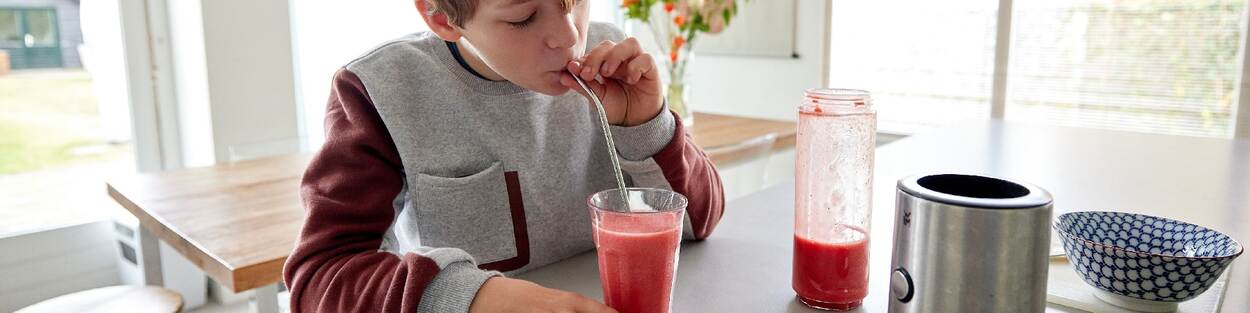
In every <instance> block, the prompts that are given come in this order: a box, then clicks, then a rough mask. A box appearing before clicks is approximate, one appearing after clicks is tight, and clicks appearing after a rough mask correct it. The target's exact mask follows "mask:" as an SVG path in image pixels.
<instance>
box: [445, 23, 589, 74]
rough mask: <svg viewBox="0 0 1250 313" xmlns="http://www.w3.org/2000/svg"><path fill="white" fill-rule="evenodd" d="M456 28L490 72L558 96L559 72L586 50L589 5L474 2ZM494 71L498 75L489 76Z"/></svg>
mask: <svg viewBox="0 0 1250 313" xmlns="http://www.w3.org/2000/svg"><path fill="white" fill-rule="evenodd" d="M478 1H480V2H479V3H478V7H477V12H476V13H475V14H474V15H473V16H472V17H470V18H468V20H467V21H466V22H464V24H465V25H463V27H461V28H460V29H459V31H460V32H461V34H462V35H463V36H464V38H467V39H468V41H469V43H470V44H471V45H472V46H473V48H474V49H476V52H477V54H478V57H480V58H481V59H482V61H483V63H485V64H486V65H487V66H489V67H490V69H489V70H490V71H493V72H494V73H483V74H484V75H486V76H487V77H492V76H497V77H501V78H503V79H507V80H508V81H511V82H512V83H514V84H517V85H518V86H521V87H524V88H526V89H529V90H533V91H537V92H541V93H544V94H548V95H553V96H554V95H562V94H564V93H565V92H567V91H568V88H566V87H564V86H563V85H561V84H560V73H562V72H564V70H565V68H566V65H567V64H568V62H569V61H570V60H573V59H574V58H578V57H581V56H582V53H583V51H585V50H586V49H585V48H586V23H587V6H588V4H587V3H588V2H589V1H585V0H574V1H571V2H572V6H571V7H567V8H566V7H565V6H564V4H563V3H564V2H563V1H562V0H478ZM489 74H497V75H489Z"/></svg>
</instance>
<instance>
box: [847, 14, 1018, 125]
mask: <svg viewBox="0 0 1250 313" xmlns="http://www.w3.org/2000/svg"><path fill="white" fill-rule="evenodd" d="M832 4H833V5H832V10H833V12H832V21H831V22H832V27H833V29H832V32H831V34H832V38H831V44H832V47H831V48H830V49H829V53H830V55H829V61H830V69H829V76H830V77H829V84H830V86H831V87H836V88H855V89H865V90H868V91H870V92H872V94H873V99H874V102H875V104H876V106H877V110H878V117H879V118H878V119H879V124H880V125H879V128H880V129H882V130H883V131H887V132H900V133H912V132H916V131H919V130H923V129H925V128H929V127H933V126H938V125H943V124H946V123H952V122H957V121H962V120H970V119H987V118H989V112H990V89H991V88H990V87H991V85H992V82H993V80H992V75H991V74H993V72H994V22H995V19H996V12H997V11H996V10H997V3H996V2H993V1H976V2H971V1H963V2H947V1H918V0H884V1H850V0H838V1H833V2H832ZM899 8H907V9H906V10H900V9H899ZM902 21H905V22H902Z"/></svg>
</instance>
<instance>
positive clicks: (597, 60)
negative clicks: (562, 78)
mask: <svg viewBox="0 0 1250 313" xmlns="http://www.w3.org/2000/svg"><path fill="white" fill-rule="evenodd" d="M615 46H616V43H614V42H612V41H608V40H604V41H603V42H600V43H599V45H598V46H595V48H594V49H590V52H588V53H586V55H585V56H582V61H581V70H580V71H579V72H574V73H577V74H578V75H577V76H581V77H582V80H586V81H590V80H594V79H595V76H597V75H599V72H600V69H601V68H602V66H603V61H604V59H605V57H607V55H608V53H610V52H612V48H613V47H615Z"/></svg>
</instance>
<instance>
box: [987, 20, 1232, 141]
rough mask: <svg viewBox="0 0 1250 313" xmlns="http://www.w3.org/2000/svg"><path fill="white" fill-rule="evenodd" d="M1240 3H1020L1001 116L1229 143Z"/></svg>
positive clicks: (1015, 22) (1015, 21)
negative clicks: (1210, 139)
mask: <svg viewBox="0 0 1250 313" xmlns="http://www.w3.org/2000/svg"><path fill="white" fill-rule="evenodd" d="M1244 3H1245V1H1241V0H1208V1H1180V0H1136V1H1093V0H1067V1H1053V0H1016V1H1015V15H1014V16H1013V20H1014V26H1013V27H1012V31H1013V33H1012V46H1011V54H1010V55H1011V58H1012V60H1011V66H1010V70H1009V77H1008V79H1007V81H1008V85H1007V86H1008V92H1007V97H1008V98H1007V99H1008V100H1007V109H1006V117H1007V119H1009V120H1030V121H1045V122H1050V123H1057V124H1062V125H1073V126H1084V127H1098V128H1109V129H1121V130H1132V131H1143V132H1155V133H1166V134H1183V135H1195V136H1211V137H1226V136H1228V134H1229V133H1230V131H1231V129H1232V124H1231V123H1232V114H1233V109H1232V108H1233V107H1234V101H1236V94H1237V89H1236V84H1237V81H1238V80H1237V79H1238V75H1239V74H1240V71H1241V66H1240V63H1241V57H1240V55H1239V54H1238V50H1239V49H1240V48H1241V36H1242V34H1241V32H1242V30H1244V26H1242V23H1243V21H1242V16H1243V11H1245V9H1244Z"/></svg>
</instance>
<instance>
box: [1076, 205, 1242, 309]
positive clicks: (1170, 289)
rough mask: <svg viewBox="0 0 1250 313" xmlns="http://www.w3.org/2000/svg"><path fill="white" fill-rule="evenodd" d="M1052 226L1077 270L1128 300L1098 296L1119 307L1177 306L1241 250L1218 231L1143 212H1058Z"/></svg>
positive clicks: (1216, 275) (1088, 280) (1208, 282)
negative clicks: (1060, 213)
mask: <svg viewBox="0 0 1250 313" xmlns="http://www.w3.org/2000/svg"><path fill="white" fill-rule="evenodd" d="M1054 227H1055V230H1056V231H1057V232H1058V233H1059V236H1060V237H1061V238H1062V239H1063V248H1064V250H1066V251H1067V254H1068V261H1070V262H1071V263H1072V268H1073V269H1075V270H1076V272H1077V274H1079V275H1080V276H1081V278H1082V279H1084V280H1085V282H1086V283H1089V284H1090V285H1092V286H1094V287H1095V288H1097V289H1100V290H1101V291H1105V292H1107V293H1111V294H1114V295H1118V296H1122V297H1127V298H1129V299H1108V298H1107V295H1104V294H1100V295H1099V296H1100V298H1102V299H1104V300H1107V301H1108V302H1112V303H1113V304H1117V305H1121V306H1126V304H1124V303H1116V302H1132V303H1137V304H1139V305H1145V306H1150V305H1151V304H1152V303H1154V304H1159V303H1162V304H1165V305H1166V304H1170V305H1171V307H1172V308H1175V304H1176V303H1178V302H1181V301H1185V300H1189V299H1193V298H1194V297H1197V296H1198V295H1199V294H1201V293H1202V292H1203V291H1206V290H1207V288H1208V287H1211V284H1212V283H1214V282H1215V281H1216V280H1217V279H1218V278H1219V277H1220V274H1221V273H1223V272H1224V269H1225V268H1227V267H1228V264H1229V263H1231V262H1232V261H1233V259H1234V258H1236V257H1237V256H1239V255H1241V253H1242V251H1243V250H1244V249H1243V248H1242V246H1241V244H1239V243H1237V241H1236V240H1233V239H1232V238H1230V237H1228V236H1227V235H1224V234H1222V233H1220V232H1217V231H1214V230H1210V229H1207V228H1204V227H1201V226H1197V225H1193V224H1189V223H1185V222H1181V221H1177V220H1172V219H1167V218H1161V217H1154V216H1149V215H1141V214H1131V213H1118V212H1073V213H1067V214H1063V215H1060V216H1059V218H1057V219H1056V221H1055V225H1054ZM1114 298H1119V297H1114ZM1132 303H1129V304H1127V306H1133V304H1132ZM1145 308H1146V307H1141V309H1145Z"/></svg>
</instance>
